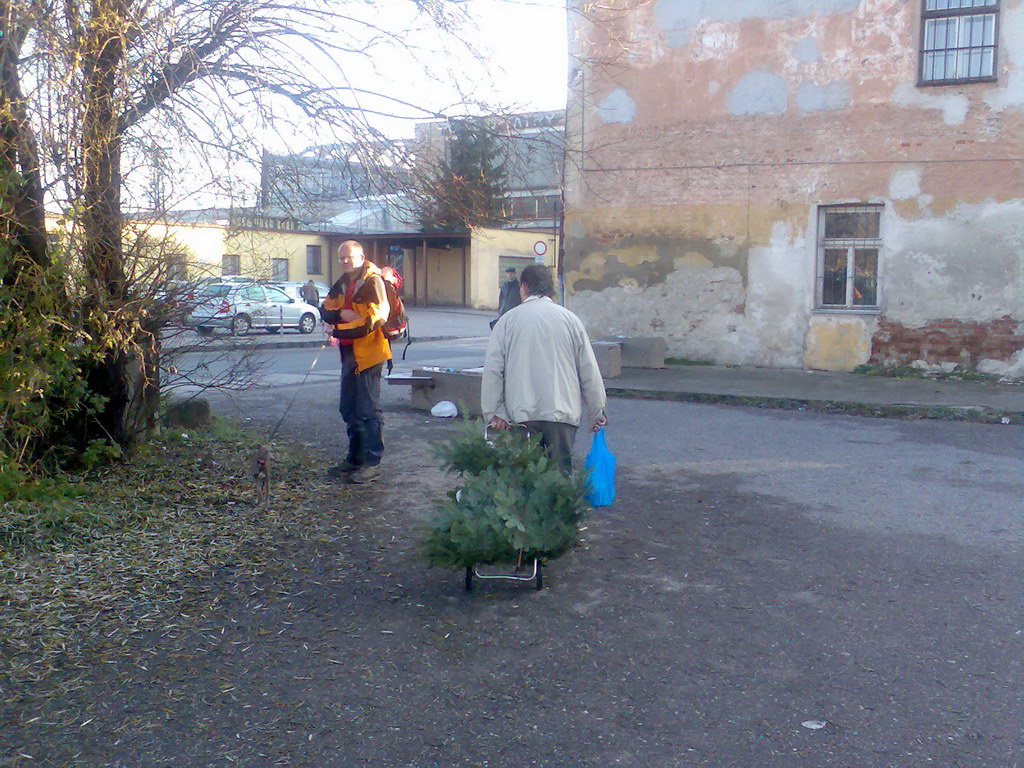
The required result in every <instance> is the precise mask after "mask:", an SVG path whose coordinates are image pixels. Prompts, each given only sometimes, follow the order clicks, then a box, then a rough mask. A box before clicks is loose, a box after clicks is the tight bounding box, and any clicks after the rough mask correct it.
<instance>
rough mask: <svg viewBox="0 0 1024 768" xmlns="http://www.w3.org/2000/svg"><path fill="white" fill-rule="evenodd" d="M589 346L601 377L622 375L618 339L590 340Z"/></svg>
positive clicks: (620, 349)
mask: <svg viewBox="0 0 1024 768" xmlns="http://www.w3.org/2000/svg"><path fill="white" fill-rule="evenodd" d="M590 346H591V348H592V349H593V350H594V357H596V358H597V368H598V370H599V371H601V378H603V379H617V378H619V376H620V375H622V344H620V343H619V342H618V341H592V342H590Z"/></svg>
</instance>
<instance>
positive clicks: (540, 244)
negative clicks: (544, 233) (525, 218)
mask: <svg viewBox="0 0 1024 768" xmlns="http://www.w3.org/2000/svg"><path fill="white" fill-rule="evenodd" d="M533 252H534V253H535V254H537V255H538V256H543V255H544V254H545V253H547V252H548V244H547V243H545V242H544V241H543V240H538V241H537V242H536V243H534V244H533Z"/></svg>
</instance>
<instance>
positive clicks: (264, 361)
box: [165, 337, 487, 403]
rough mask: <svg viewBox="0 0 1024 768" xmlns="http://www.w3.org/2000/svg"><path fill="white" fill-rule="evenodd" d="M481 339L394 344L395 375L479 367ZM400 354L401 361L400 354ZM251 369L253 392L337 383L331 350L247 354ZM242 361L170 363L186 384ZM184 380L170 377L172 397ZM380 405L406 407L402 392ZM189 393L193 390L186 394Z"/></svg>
mask: <svg viewBox="0 0 1024 768" xmlns="http://www.w3.org/2000/svg"><path fill="white" fill-rule="evenodd" d="M486 347H487V339H486V337H481V338H468V339H454V340H446V341H430V342H416V343H413V344H411V345H409V347H408V349H405V345H404V344H396V345H395V349H394V354H395V360H394V370H395V371H403V370H405V371H408V370H411V369H412V368H413V367H415V366H423V365H435V366H440V367H444V368H473V367H476V366H479V365H483V361H484V350H485V349H486ZM403 350H404V351H405V359H404V360H403V359H402V352H403ZM250 354H251V355H252V358H253V363H254V365H255V367H256V373H255V375H254V381H253V384H254V385H255V386H257V387H280V386H293V385H297V384H301V383H302V382H303V381H305V382H306V383H313V382H323V381H325V380H331V381H336V380H337V378H338V370H339V363H338V352H337V350H336V349H334V348H333V347H327V348H326V349H323V348H321V347H301V348H298V349H294V348H281V349H274V348H270V349H257V350H254V351H253V352H251V353H250ZM240 357H241V355H240V354H238V353H234V352H229V351H210V352H205V353H199V352H195V353H190V354H186V355H182V356H181V358H180V359H177V360H175V361H174V364H175V366H176V368H177V369H178V370H180V371H181V372H182V373H183V374H184V373H187V374H188V379H189V380H191V381H200V382H206V381H210V380H214V379H216V378H217V377H220V376H223V375H224V374H225V373H226V372H227V371H228V369H229V367H230V366H231V365H232V364H233V363H236V362H237V361H238V360H239V359H240ZM184 379H185V377H183V376H181V375H175V374H171V375H169V376H168V377H166V381H165V384H167V385H169V387H170V390H171V391H172V392H173V391H174V386H175V384H182V385H184V384H186V383H187V382H186V381H185V380H184ZM383 389H384V395H383V399H384V402H385V403H399V402H403V401H404V402H408V399H409V398H408V392H407V391H406V392H405V394H404V397H403V394H402V391H404V389H405V388H395V387H388V386H385V387H384V388H383ZM187 391H190V392H191V391H194V390H191V389H189V390H187Z"/></svg>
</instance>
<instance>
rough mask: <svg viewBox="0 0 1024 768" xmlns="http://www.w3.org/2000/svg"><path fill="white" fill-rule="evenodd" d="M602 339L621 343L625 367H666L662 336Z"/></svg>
mask: <svg viewBox="0 0 1024 768" xmlns="http://www.w3.org/2000/svg"><path fill="white" fill-rule="evenodd" d="M601 341H602V342H609V343H617V344H618V345H619V347H620V352H621V361H620V362H621V365H622V367H623V368H664V367H665V339H664V338H662V337H661V336H609V337H608V338H606V339H601Z"/></svg>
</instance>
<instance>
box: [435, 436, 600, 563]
mask: <svg viewBox="0 0 1024 768" xmlns="http://www.w3.org/2000/svg"><path fill="white" fill-rule="evenodd" d="M435 453H436V454H437V455H438V456H439V457H440V459H441V461H442V464H443V466H444V468H445V469H446V470H447V471H448V472H450V473H453V474H456V475H458V476H459V477H460V479H461V482H462V485H461V487H460V488H458V489H456V490H453V491H449V493H448V494H447V496H446V497H445V498H444V499H442V500H439V501H438V502H437V504H436V505H435V507H434V510H433V513H432V515H431V516H430V518H429V519H428V521H427V524H426V530H425V541H424V544H423V554H424V556H425V557H426V559H427V560H428V561H429V562H430V563H431V564H433V565H439V566H442V567H445V568H453V569H458V568H466V567H469V566H472V565H476V564H480V565H484V564H493V563H504V562H513V561H517V560H519V559H520V558H522V559H525V560H529V559H532V558H552V557H557V556H559V555H561V554H563V553H565V552H567V551H568V550H569V549H571V548H572V546H573V545H574V544H575V543H576V541H577V539H578V535H579V523H580V522H581V521H582V520H583V517H584V515H585V514H586V512H587V510H588V506H587V503H586V501H585V495H586V487H585V481H584V479H583V478H582V477H579V476H575V477H571V476H567V475H565V474H564V473H563V472H562V471H561V470H560V469H558V468H557V467H556V466H555V465H553V464H552V463H551V462H550V461H549V460H548V458H547V456H546V455H545V453H544V450H543V449H542V448H541V447H540V444H539V442H538V441H537V440H536V439H530V440H523V439H522V438H521V437H519V436H517V435H513V434H511V433H509V432H506V431H498V432H496V433H493V432H492V433H490V434H489V435H488V436H486V437H485V436H484V434H483V431H482V428H481V425H480V423H479V422H471V423H468V424H467V426H465V427H464V428H463V429H461V430H460V431H459V433H458V434H457V435H456V436H455V437H453V438H452V439H451V440H449V441H448V442H446V443H442V444H441V445H439V446H437V448H436V449H435Z"/></svg>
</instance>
